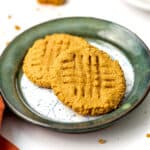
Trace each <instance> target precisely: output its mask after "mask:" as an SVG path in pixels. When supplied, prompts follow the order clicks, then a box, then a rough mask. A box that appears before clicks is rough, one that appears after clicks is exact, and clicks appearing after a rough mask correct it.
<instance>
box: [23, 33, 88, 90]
mask: <svg viewBox="0 0 150 150" xmlns="http://www.w3.org/2000/svg"><path fill="white" fill-rule="evenodd" d="M87 46H89V44H88V42H87V41H86V40H84V39H83V38H80V37H77V36H72V35H69V34H52V35H49V36H46V37H45V38H44V39H39V40H37V41H35V43H34V44H33V46H32V47H31V48H30V49H29V50H28V52H27V54H26V56H25V58H24V61H23V72H24V73H25V74H26V76H27V77H28V78H29V79H30V80H31V81H33V82H34V83H35V84H37V85H38V86H41V87H46V88H50V87H51V83H50V79H49V74H50V72H49V69H50V68H51V65H52V64H53V62H54V61H55V59H56V57H57V56H58V55H59V54H60V53H61V52H62V51H65V50H67V49H68V48H81V49H82V47H87Z"/></svg>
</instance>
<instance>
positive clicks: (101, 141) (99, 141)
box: [98, 139, 106, 144]
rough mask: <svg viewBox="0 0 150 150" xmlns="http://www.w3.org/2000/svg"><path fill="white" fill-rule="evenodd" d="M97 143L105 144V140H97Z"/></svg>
mask: <svg viewBox="0 0 150 150" xmlns="http://www.w3.org/2000/svg"><path fill="white" fill-rule="evenodd" d="M98 143H99V144H104V143H106V140H104V139H99V140H98Z"/></svg>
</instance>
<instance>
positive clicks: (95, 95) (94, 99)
mask: <svg viewBox="0 0 150 150" xmlns="http://www.w3.org/2000/svg"><path fill="white" fill-rule="evenodd" d="M50 72H51V74H50V79H51V86H52V88H53V90H54V92H55V94H56V95H57V96H58V98H59V99H60V100H61V101H62V102H63V103H64V104H66V105H67V106H69V107H71V108H72V109H73V110H74V111H76V112H77V113H79V114H81V115H92V116H95V115H100V114H104V113H108V112H110V111H112V110H113V109H116V108H117V107H118V105H119V103H120V101H121V99H122V97H123V96H124V93H125V87H126V86H125V78H124V75H123V71H122V70H121V67H120V65H119V63H118V61H115V60H112V59H111V58H110V56H109V55H108V54H107V53H105V52H103V51H100V50H98V49H97V48H95V47H92V46H90V47H87V48H82V49H78V48H76V49H71V50H67V51H66V52H62V53H61V54H60V55H59V56H58V57H57V58H56V60H55V63H54V64H53V65H52V68H51V71H50Z"/></svg>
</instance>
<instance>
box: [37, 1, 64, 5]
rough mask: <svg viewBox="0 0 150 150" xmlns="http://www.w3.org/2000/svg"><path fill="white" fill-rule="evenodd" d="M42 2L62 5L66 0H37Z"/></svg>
mask: <svg viewBox="0 0 150 150" xmlns="http://www.w3.org/2000/svg"><path fill="white" fill-rule="evenodd" d="M37 1H38V2H39V3H41V4H53V5H62V4H64V3H65V0H37Z"/></svg>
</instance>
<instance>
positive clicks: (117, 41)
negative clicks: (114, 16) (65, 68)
mask: <svg viewBox="0 0 150 150" xmlns="http://www.w3.org/2000/svg"><path fill="white" fill-rule="evenodd" d="M52 33H69V34H73V35H78V36H81V37H84V38H85V39H87V40H88V41H89V42H90V43H91V44H92V45H95V46H96V47H98V48H100V49H102V50H104V51H106V52H107V53H109V54H110V56H111V57H112V58H113V59H116V60H118V61H119V63H120V65H121V67H122V69H123V71H124V75H125V79H126V86H127V89H126V93H125V97H124V99H123V101H122V103H121V104H120V106H119V108H118V109H116V110H114V111H112V112H110V113H108V114H105V115H101V116H97V117H90V116H86V117H84V116H80V115H78V114H76V113H75V112H73V111H72V110H71V109H69V108H68V107H66V106H64V105H63V104H62V103H61V102H60V101H59V100H58V99H57V97H56V96H55V95H54V94H53V92H52V91H51V90H49V89H43V88H39V87H37V86H36V85H34V84H33V83H31V82H30V81H29V80H28V79H27V78H26V76H25V75H24V74H23V73H22V69H21V68H22V61H23V58H24V56H25V54H26V52H27V50H28V48H29V47H31V46H32V44H33V42H34V41H35V40H36V39H38V38H42V37H44V36H45V35H47V34H52ZM149 88H150V53H149V50H148V48H147V46H146V45H145V44H144V43H143V42H142V41H141V40H140V39H139V38H138V37H137V36H136V35H135V34H134V33H132V32H131V31H129V30H128V29H126V28H124V27H122V26H120V25H118V24H115V23H112V22H109V21H105V20H100V19H96V18H88V17H73V18H62V19H56V20H51V21H48V22H46V23H42V24H40V25H37V26H35V27H33V28H31V29H29V30H27V31H25V32H23V33H22V34H20V35H19V36H18V37H16V38H15V39H14V40H13V41H12V42H11V43H10V44H9V46H8V47H7V48H6V49H5V50H4V52H3V54H2V56H1V58H0V89H1V94H2V95H3V97H4V99H5V101H6V103H7V104H8V106H9V107H10V108H11V109H12V111H14V112H15V113H16V114H17V115H18V116H20V117H22V118H23V119H25V120H27V121H29V122H32V123H35V124H38V125H41V126H44V127H50V128H52V129H55V130H58V131H62V132H72V133H80V132H88V131H94V130H97V129H100V128H104V127H107V126H108V125H110V124H112V123H113V122H114V121H116V120H118V119H119V118H121V117H123V116H124V115H126V114H127V113H128V112H130V111H131V110H133V109H134V108H135V107H136V106H137V105H138V104H140V102H141V101H142V100H144V98H145V96H146V95H147V93H148V91H149Z"/></svg>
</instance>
